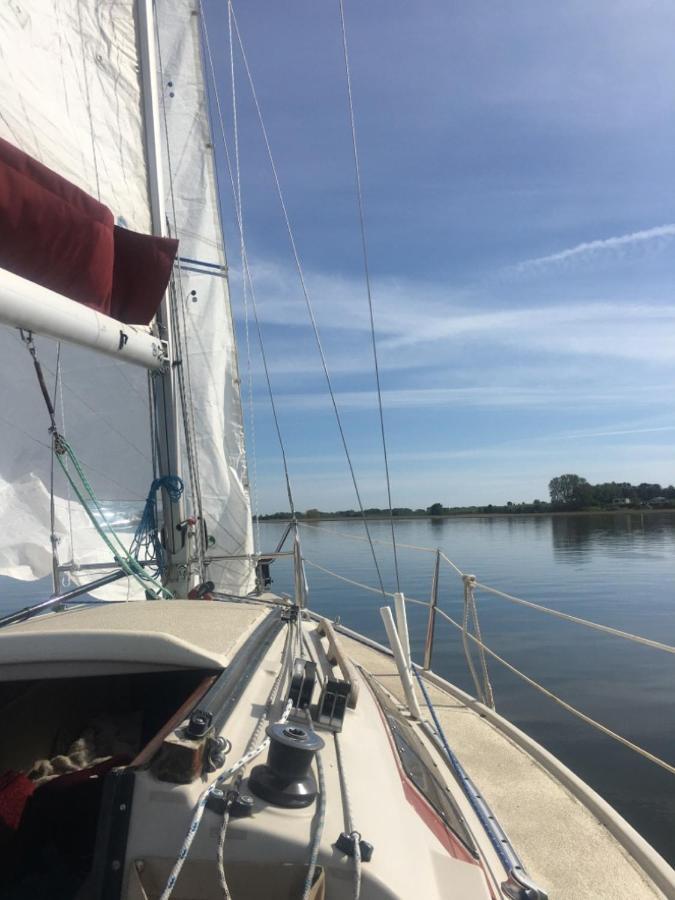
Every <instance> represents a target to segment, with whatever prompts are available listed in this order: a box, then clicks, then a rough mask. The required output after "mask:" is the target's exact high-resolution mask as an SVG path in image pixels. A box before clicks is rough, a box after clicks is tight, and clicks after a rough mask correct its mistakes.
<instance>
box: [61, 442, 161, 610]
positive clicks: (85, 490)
mask: <svg viewBox="0 0 675 900" xmlns="http://www.w3.org/2000/svg"><path fill="white" fill-rule="evenodd" d="M53 436H54V452H55V454H56V459H57V460H58V463H59V465H60V466H61V469H62V470H63V474H64V475H65V476H66V478H67V479H68V482H69V483H70V486H71V487H72V489H73V491H74V493H75V496H76V497H77V499H78V500H79V501H80V503H81V504H82V507H83V509H84V511H85V512H86V514H87V516H88V517H89V520H90V521H91V523H92V525H93V526H94V528H95V529H96V531H97V533H98V535H99V537H100V538H101V540H102V541H103V542H104V544H105V545H106V547H107V548H108V549H109V550H110V552H111V553H112V555H113V558H114V560H115V562H116V563H117V564H118V565H119V567H120V568H121V569H122V571H123V572H125V573H126V574H127V575H128V576H129V577H130V578H134V579H135V580H136V581H137V582H138V583H139V584H140V585H141V587H142V588H143V589H144V590H145V591H146V593H147V594H149V595H150V596H152V597H153V598H157V597H167V598H171V597H173V594H172V592H171V591H170V590H169V589H168V588H166V587H164V585H163V584H161V582H159V581H158V580H157V579H156V578H153V576H152V575H150V573H149V572H146V571H145V569H144V568H143V566H142V565H141V564H140V563H139V562H138V560H137V559H136V558H135V557H134V556H133V555H132V553H131V551H130V550H127V548H126V547H125V546H124V544H123V542H122V540H121V539H120V538H119V537H118V535H117V534H116V533H115V531H114V530H113V528H112V527H111V526H110V524H109V523H108V520H107V518H106V514H105V512H104V510H103V508H102V507H101V504H100V503H99V501H98V498H97V497H96V494H95V493H94V490H93V488H92V486H91V485H90V484H89V480H88V479H87V476H86V475H85V473H84V470H83V468H82V466H81V465H80V462H79V460H78V458H77V456H76V455H75V452H74V451H73V448H72V447H71V446H70V444H69V443H68V441H66V439H65V438H64V437H63V436H62V435H60V434H59V433H58V432H57V431H54V432H53ZM68 462H70V463H72V466H73V468H74V470H75V472H76V473H77V477H78V479H79V483H78V481H77V480H76V479H75V478H74V477H73V475H72V474H71V471H70V467H69V466H68ZM102 523H104V524H102ZM104 525H105V527H104Z"/></svg>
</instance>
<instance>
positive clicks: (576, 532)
mask: <svg viewBox="0 0 675 900" xmlns="http://www.w3.org/2000/svg"><path fill="white" fill-rule="evenodd" d="M674 524H675V518H674V517H673V515H672V514H670V513H650V512H647V513H645V512H641V511H640V512H621V513H608V514H603V513H600V514H587V515H582V514H579V515H558V516H551V517H550V527H551V538H552V543H553V552H554V556H555V559H556V561H557V562H562V563H584V562H588V561H590V560H591V559H592V557H593V555H594V553H596V552H598V551H599V552H602V553H610V554H617V553H624V552H637V553H645V552H646V553H647V554H648V555H650V554H652V553H653V552H654V551H655V550H659V549H662V548H663V546H664V541H665V542H670V541H672V535H673V526H674Z"/></svg>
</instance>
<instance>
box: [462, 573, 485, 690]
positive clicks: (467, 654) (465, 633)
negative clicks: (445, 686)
mask: <svg viewBox="0 0 675 900" xmlns="http://www.w3.org/2000/svg"><path fill="white" fill-rule="evenodd" d="M467 577H468V576H467ZM470 606H471V602H470V594H469V583H468V581H467V580H466V578H465V580H464V606H463V616H462V647H463V648H464V658H465V660H466V664H467V666H468V667H469V672H470V674H471V679H472V681H473V685H474V688H475V690H476V696H477V697H478V699H479V700H480V701H481V703H486V702H487V698H486V696H485V692H484V690H483V686H482V685H481V683H480V680H479V678H478V673H477V672H476V667H475V666H474V664H473V655H472V653H471V645H470V644H469V642H468V640H467V638H469V637H471V633H470V631H469V610H470ZM474 621H475V619H474Z"/></svg>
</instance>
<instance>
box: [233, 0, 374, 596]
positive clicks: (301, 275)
mask: <svg viewBox="0 0 675 900" xmlns="http://www.w3.org/2000/svg"><path fill="white" fill-rule="evenodd" d="M228 3H229V5H230V6H232V0H228ZM232 23H233V25H234V31H235V33H236V35H237V42H238V44H239V48H240V51H241V57H242V61H243V63H244V69H245V71H246V76H247V79H248V83H249V86H250V89H251V96H252V98H253V103H254V105H255V108H256V112H257V116H258V122H259V124H260V130H261V133H262V136H263V140H264V143H265V147H266V150H267V157H268V160H269V163H270V168H271V171H272V176H273V178H274V183H275V187H276V193H277V197H278V199H279V204H280V206H281V212H282V215H283V219H284V223H285V225H286V231H287V233H288V238H289V242H290V246H291V252H292V255H293V259H294V261H295V266H296V269H297V272H298V277H299V279H300V286H301V289H302V294H303V297H304V300H305V306H306V308H307V313H308V316H309V320H310V323H311V326H312V331H313V333H314V339H315V341H316V346H317V350H318V352H319V357H320V360H321V367H322V369H323V374H324V377H325V379H326V385H327V388H328V393H329V395H330V399H331V404H332V407H333V412H334V414H335V421H336V423H337V427H338V432H339V434H340V439H341V441H342V447H343V450H344V453H345V458H346V460H347V466H348V468H349V473H350V475H351V479H352V484H353V485H354V492H355V494H356V499H357V501H358V505H359V510H360V512H361V517H362V519H363V525H364V528H365V531H366V534H367V536H368V541H369V544H370V550H371V554H372V557H373V562H374V564H375V569H376V572H377V578H378V581H379V583H380V587H381V589H382V594H383V595H386V592H385V589H384V581H383V580H382V573H381V571H380V565H379V562H378V559H377V554H376V553H375V547H374V545H373V542H372V538H371V534H370V529H369V527H368V522H367V520H366V515H365V509H364V506H363V502H362V500H361V492H360V490H359V486H358V482H357V480H356V473H355V471H354V465H353V463H352V458H351V454H350V452H349V446H348V444H347V438H346V435H345V432H344V427H343V424H342V416H341V415H340V410H339V408H338V405H337V400H336V397H335V391H334V389H333V383H332V380H331V377H330V373H329V371H328V363H327V361H326V354H325V352H324V349H323V344H322V342H321V336H320V334H319V327H318V325H317V322H316V317H315V315H314V309H313V306H312V301H311V298H310V296H309V290H308V288H307V284H306V282H305V274H304V270H303V268H302V263H301V262H300V256H299V253H298V249H297V245H296V243H295V237H294V234H293V229H292V227H291V222H290V218H289V215H288V210H287V208H286V201H285V200H284V195H283V191H282V190H281V182H280V180H279V175H278V172H277V167H276V163H275V162H274V156H273V154H272V147H271V145H270V141H269V137H268V134H267V128H266V127H265V121H264V118H263V114H262V109H261V107H260V102H259V100H258V94H257V92H256V89H255V85H254V83H253V76H252V74H251V69H250V67H249V64H248V57H247V56H246V50H245V49H244V43H243V40H242V37H241V34H240V32H239V26H238V24H237V17H236V15H235V12H234V8H232Z"/></svg>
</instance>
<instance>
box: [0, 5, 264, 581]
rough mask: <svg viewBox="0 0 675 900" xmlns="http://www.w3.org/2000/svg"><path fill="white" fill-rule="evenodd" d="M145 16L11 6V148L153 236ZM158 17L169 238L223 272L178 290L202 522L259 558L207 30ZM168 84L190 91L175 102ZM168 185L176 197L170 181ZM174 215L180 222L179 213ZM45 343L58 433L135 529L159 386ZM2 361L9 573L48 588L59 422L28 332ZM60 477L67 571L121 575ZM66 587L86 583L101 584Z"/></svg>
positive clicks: (235, 571) (175, 16) (10, 336)
mask: <svg viewBox="0 0 675 900" xmlns="http://www.w3.org/2000/svg"><path fill="white" fill-rule="evenodd" d="M135 13H136V11H135V10H134V3H133V2H132V0H117V2H115V3H114V4H101V3H99V2H98V0H60V2H59V3H58V4H53V3H52V2H50V0H35V2H34V3H32V4H30V6H25V5H23V6H21V7H20V6H18V5H17V4H10V5H6V6H2V7H1V8H0V29H1V30H2V34H3V42H2V43H3V47H2V54H3V66H2V68H1V69H0V87H1V89H2V96H3V116H2V118H0V136H1V137H3V138H5V139H6V140H8V141H10V142H12V143H13V144H14V145H16V146H18V147H19V148H20V149H22V150H24V151H25V152H27V153H29V154H30V155H32V156H34V157H35V158H37V159H38V160H40V161H41V162H43V163H44V164H45V165H47V166H49V167H50V168H52V169H54V170H55V171H56V172H58V173H59V174H61V175H63V176H64V177H65V178H68V179H69V180H71V181H73V182H74V183H75V184H77V185H78V186H79V187H81V188H82V189H84V190H85V191H87V192H88V193H90V194H91V195H92V196H93V197H96V198H97V199H99V200H100V201H101V202H102V203H104V204H106V205H107V206H109V207H110V209H111V210H112V211H113V214H114V216H115V220H116V222H117V223H118V224H121V225H123V226H128V227H129V228H133V229H135V230H138V231H142V232H146V233H149V232H150V231H151V215H150V206H149V199H148V173H147V170H146V164H145V150H144V122H143V120H142V115H141V109H142V105H141V85H140V81H139V77H140V76H139V71H140V66H139V60H138V41H137V33H136V15H135ZM157 16H158V20H159V23H160V32H161V41H162V47H161V50H162V58H163V62H164V67H165V69H166V68H167V66H168V68H170V69H171V72H172V75H171V77H169V78H168V79H164V81H162V80H160V89H161V90H166V92H167V93H166V97H165V98H164V99H165V100H166V101H167V107H166V121H167V125H168V135H169V146H170V147H171V151H172V152H171V157H172V158H171V162H172V164H173V166H174V169H175V172H174V178H173V183H172V188H173V196H174V198H175V212H176V222H175V224H174V223H173V221H172V225H171V231H172V233H174V232H175V233H176V236H178V237H179V238H180V240H181V246H180V250H179V252H180V254H181V256H183V257H186V256H187V257H190V258H194V259H197V260H200V261H203V262H206V263H211V264H212V266H202V265H200V266H199V267H198V268H199V269H200V271H199V272H193V271H190V272H182V274H181V278H182V289H181V290H177V296H178V300H179V302H181V300H183V299H184V300H185V302H186V316H185V318H186V329H185V332H186V337H187V346H188V352H187V353H183V364H184V366H185V367H186V368H187V367H188V364H189V369H190V376H191V377H190V382H191V387H192V399H191V406H192V409H193V410H194V420H195V421H194V425H195V430H196V447H197V453H198V457H199V470H200V473H201V481H202V496H203V505H204V513H205V516H206V517H207V524H208V528H209V532H210V533H211V534H212V535H213V536H214V537H215V538H216V541H217V545H216V547H214V548H212V550H211V552H212V553H214V554H219V555H227V554H239V553H249V552H251V550H252V539H251V526H250V511H249V502H248V491H247V488H246V477H245V460H244V444H243V431H242V421H241V409H240V401H239V387H238V379H237V375H236V357H235V351H234V337H233V331H232V322H231V317H230V310H229V297H228V294H227V286H226V281H225V279H224V278H223V277H220V276H222V275H223V274H224V271H225V269H224V265H225V260H224V252H223V247H222V242H221V239H220V228H219V221H218V215H217V205H216V193H215V188H214V173H213V162H212V158H211V154H210V151H209V150H208V145H209V144H210V136H209V129H208V119H207V109H206V100H205V96H204V89H203V85H202V79H201V70H200V56H199V44H198V34H199V31H198V28H199V23H198V19H197V17H196V16H195V15H194V14H193V10H192V8H191V4H189V3H187V2H183V0H181V2H177V0H172V2H163V0H162V2H159V3H158V4H157ZM166 80H173V81H174V82H175V85H176V88H175V89H169V88H168V87H167V86H166ZM169 93H173V94H174V96H173V97H171V98H170V97H169ZM166 162H168V160H167V161H166ZM165 183H166V184H167V186H168V185H169V184H170V181H169V179H168V177H166V174H165ZM167 210H168V211H169V215H170V217H171V218H172V219H173V204H172V201H171V198H169V200H168V202H167ZM213 266H215V268H214V267H213ZM202 273H205V274H202ZM206 273H208V274H206ZM214 273H215V274H214ZM192 291H196V294H195V295H192V294H191V292H192ZM193 297H194V301H195V302H193V301H192V298H193ZM36 343H37V346H38V351H39V354H40V358H41V361H42V364H43V367H44V369H45V375H46V378H47V382H48V387H49V389H50V391H52V392H53V395H54V399H55V406H56V409H57V422H58V426H59V429H60V430H61V432H62V433H63V434H64V435H65V437H66V438H67V439H68V441H69V443H70V444H71V445H72V446H73V447H74V448H75V450H76V452H77V455H78V457H79V458H80V459H81V461H82V463H83V466H84V468H85V470H86V472H87V476H88V478H89V480H90V481H91V483H92V485H93V487H94V490H95V492H96V494H97V496H98V497H99V498H100V499H101V500H103V501H106V508H107V509H110V510H111V511H112V517H111V521H116V522H118V523H119V524H121V525H122V526H123V525H124V522H125V520H126V521H127V523H131V524H132V523H133V520H134V517H135V515H136V514H137V513H138V512H140V510H141V508H142V504H143V500H144V498H145V496H146V494H147V491H148V488H149V486H150V483H151V481H152V476H153V469H152V444H151V438H150V416H149V401H148V390H147V375H146V373H145V372H143V371H142V370H141V369H138V368H136V367H132V366H126V365H124V364H122V363H117V362H115V361H111V360H109V359H107V358H105V357H101V356H97V355H95V354H94V353H92V352H91V351H87V350H83V349H81V348H77V347H73V346H67V345H65V344H63V345H61V348H60V351H59V348H58V345H57V343H56V342H54V341H51V340H49V339H47V338H42V337H38V338H36ZM58 352H60V362H61V375H60V379H59V384H58V385H56V381H55V374H56V359H57V353H58ZM0 358H1V359H2V363H1V365H2V385H3V388H2V391H1V398H0V416H1V417H2V418H1V419H0V424H1V425H2V429H3V440H2V442H0V504H1V505H0V534H1V535H2V538H1V539H0V574H1V575H8V576H11V577H13V578H19V579H23V580H31V579H39V578H43V577H45V576H47V575H49V574H50V573H51V572H52V547H51V537H50V479H51V467H52V459H51V452H50V435H49V433H48V430H47V429H48V425H49V421H48V417H47V413H46V410H45V407H44V403H43V399H42V396H41V395H40V392H39V389H38V386H37V383H36V380H35V374H34V371H33V368H32V364H31V360H30V357H29V355H28V353H27V352H26V350H25V348H24V347H23V346H22V343H21V340H20V337H19V334H18V332H17V331H15V330H13V329H8V328H2V329H0ZM54 478H55V481H54V484H55V500H54V533H55V535H56V538H57V552H58V560H59V562H60V563H61V565H64V564H65V565H68V564H70V563H75V564H76V565H82V564H84V563H101V562H110V554H109V552H108V551H107V550H106V548H105V546H104V544H103V543H102V542H101V540H100V538H99V537H98V535H97V534H96V532H95V529H94V528H93V527H92V526H91V523H90V522H89V520H88V519H87V517H86V515H85V514H84V512H83V510H82V509H81V507H80V506H79V505H78V503H77V502H76V501H75V500H74V498H71V497H70V496H69V491H68V487H67V483H66V481H65V478H64V477H63V476H62V474H61V472H60V471H59V467H58V466H55V476H54ZM186 493H187V494H189V491H188V492H186ZM187 499H188V500H189V497H188V498H187ZM190 511H191V510H190V507H189V503H188V512H190ZM128 533H129V536H131V531H130V530H129V531H128ZM228 566H229V564H228ZM218 572H220V569H218ZM250 572H251V567H250V564H247V563H246V562H245V561H242V562H240V563H237V564H236V565H235V566H234V567H233V568H228V569H226V570H223V575H222V577H216V578H214V575H215V574H216V572H215V571H211V572H210V573H209V575H210V577H212V578H214V580H215V581H217V582H218V583H219V586H220V587H224V588H226V589H229V590H233V591H237V592H239V591H243V590H247V589H248V588H249V586H250V578H251V575H250ZM98 574H100V573H95V574H94V577H96V575H98ZM64 577H65V579H69V578H73V579H76V580H79V581H86V580H89V578H90V577H91V573H85V572H80V573H79V574H78V573H71V574H70V575H68V574H66V575H65V576H64ZM61 586H62V587H63V584H62V585H61ZM129 590H130V588H129V586H127V585H126V583H124V582H121V583H118V584H116V585H112V586H109V587H108V588H106V589H105V596H106V597H127V596H131V595H130V593H129ZM132 590H133V589H132ZM137 595H138V594H137V593H136V596H137Z"/></svg>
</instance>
